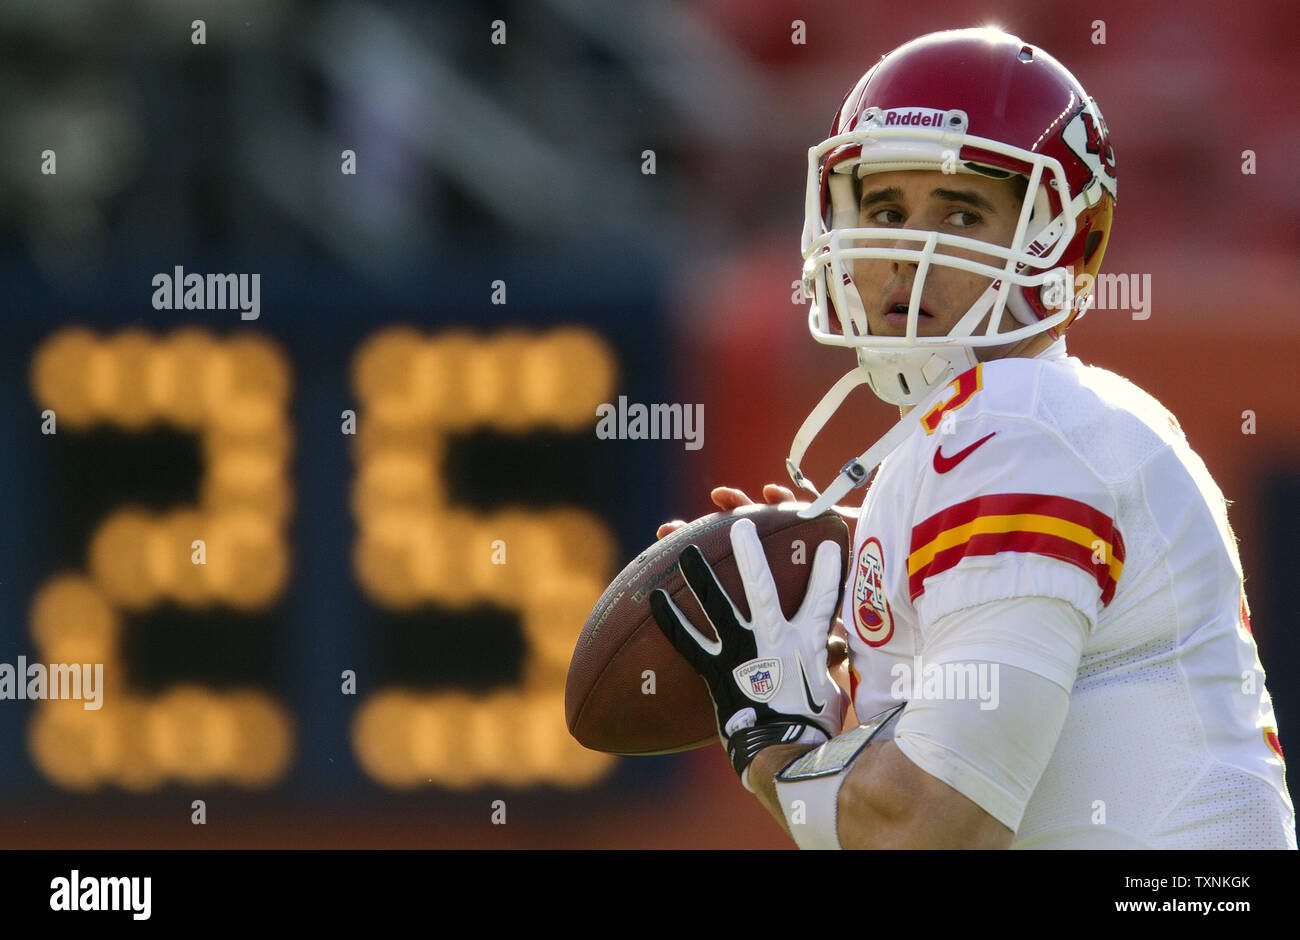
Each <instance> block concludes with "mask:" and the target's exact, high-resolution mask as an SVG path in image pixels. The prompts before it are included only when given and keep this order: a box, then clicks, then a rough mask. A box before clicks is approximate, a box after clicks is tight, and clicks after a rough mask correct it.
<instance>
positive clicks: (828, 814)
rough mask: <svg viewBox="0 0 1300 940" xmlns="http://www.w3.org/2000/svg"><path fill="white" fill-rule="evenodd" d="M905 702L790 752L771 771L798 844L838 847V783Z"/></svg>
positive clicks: (805, 847) (841, 784) (810, 847)
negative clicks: (783, 762)
mask: <svg viewBox="0 0 1300 940" xmlns="http://www.w3.org/2000/svg"><path fill="white" fill-rule="evenodd" d="M906 705H907V703H906V702H903V703H901V704H899V705H895V706H894V707H893V708H890V709H888V710H887V711H883V712H881V713H880V714H879V715H876V716H875V717H873V718H871V719H870V720H869V721H867V722H865V723H864V724H861V725H859V726H858V727H856V728H854V729H853V730H852V731H846V732H845V733H844V734H841V735H840V736H839V737H837V738H832V739H831V740H829V741H827V742H826V743H825V744H823V745H822V746H821V747H819V748H815V749H813V750H811V751H809V752H808V753H807V754H803V755H801V756H799V757H796V758H795V759H794V760H792V761H790V763H788V764H786V765H785V766H784V767H782V768H781V770H780V772H779V773H777V775H776V796H777V800H778V801H779V802H780V804H781V812H782V813H784V814H785V821H786V823H787V825H789V827H790V835H791V836H793V837H794V841H795V844H796V845H798V846H799V848H801V849H838V848H840V847H841V846H840V835H839V824H838V823H839V795H840V787H842V786H843V785H844V781H845V780H846V779H847V778H848V771H849V770H851V769H852V768H853V765H854V763H856V762H857V759H858V758H859V757H861V756H862V752H863V751H864V750H865V749H866V747H867V745H868V744H870V743H871V742H872V740H873V739H874V738H875V737H876V735H878V734H879V733H880V732H881V731H882V730H883V729H884V728H885V726H886V725H888V724H890V723H891V722H892V721H893V720H894V719H895V718H896V717H897V716H898V715H899V714H900V713H901V712H902V710H903V708H904V707H905V706H906Z"/></svg>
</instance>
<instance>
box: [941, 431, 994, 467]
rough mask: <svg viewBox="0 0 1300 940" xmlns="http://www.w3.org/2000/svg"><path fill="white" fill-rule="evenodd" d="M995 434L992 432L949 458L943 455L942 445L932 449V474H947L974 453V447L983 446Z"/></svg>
mask: <svg viewBox="0 0 1300 940" xmlns="http://www.w3.org/2000/svg"><path fill="white" fill-rule="evenodd" d="M997 433H998V432H997V431H993V432H991V433H989V434H987V435H985V436H984V437H981V438H980V439H979V440H978V441H976V442H975V443H974V444H971V445H970V446H969V447H963V448H962V449H961V450H959V451H957V453H955V454H953V455H952V456H951V457H945V456H944V455H943V445H942V444H940V445H939V446H938V447H936V448H935V449H934V472H935V473H947V472H948V471H949V470H951V469H952V468H953V467H955V466H957V464H959V463H961V462H962V461H963V460H965V459H966V458H967V457H969V456H970V455H971V454H972V453H974V451H975V448H976V447H979V446H980V445H981V444H983V443H984V442H985V441H987V440H988V439H989V438H990V437H992V436H993V435H994V434H997Z"/></svg>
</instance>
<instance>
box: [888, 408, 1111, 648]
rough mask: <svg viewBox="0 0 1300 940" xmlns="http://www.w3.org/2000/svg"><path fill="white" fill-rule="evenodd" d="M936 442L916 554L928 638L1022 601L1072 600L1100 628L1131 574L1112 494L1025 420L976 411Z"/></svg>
mask: <svg viewBox="0 0 1300 940" xmlns="http://www.w3.org/2000/svg"><path fill="white" fill-rule="evenodd" d="M934 437H935V442H934V444H933V457H932V459H931V460H930V461H928V465H927V466H925V467H924V468H923V471H922V480H921V481H920V486H919V490H918V500H917V503H916V508H915V511H914V513H913V517H912V527H911V533H910V544H909V552H908V559H907V576H908V590H909V593H910V596H911V600H912V603H913V605H914V606H915V607H916V611H917V616H918V619H919V621H920V624H921V630H922V633H924V632H925V629H926V625H927V624H933V623H935V622H936V621H938V620H939V619H941V618H943V617H945V616H947V615H948V614H951V613H953V612H955V611H958V610H963V609H965V608H969V607H974V606H976V605H979V604H985V603H989V602H991V601H998V600H1006V599H1010V598H1017V597H1048V598H1055V599H1057V600H1061V601H1065V602H1066V603H1068V604H1070V605H1071V606H1072V607H1074V608H1075V609H1076V610H1078V611H1079V612H1080V613H1082V614H1083V615H1084V617H1085V618H1087V620H1088V622H1089V624H1090V625H1091V626H1095V625H1096V622H1097V619H1098V617H1099V616H1100V614H1101V612H1102V610H1103V609H1104V608H1105V606H1106V605H1107V604H1109V603H1110V601H1111V598H1112V597H1113V596H1114V594H1115V590H1116V587H1117V585H1118V583H1119V579H1120V578H1121V577H1122V575H1123V567H1124V541H1123V537H1122V535H1121V533H1120V530H1119V527H1118V525H1117V523H1116V515H1117V504H1116V499H1115V497H1114V495H1113V492H1112V491H1111V489H1110V488H1109V487H1107V486H1106V485H1104V484H1103V483H1102V482H1101V481H1100V479H1099V478H1098V477H1097V475H1096V474H1094V473H1093V472H1092V471H1091V469H1090V468H1089V467H1088V466H1087V464H1086V463H1085V462H1084V461H1083V460H1082V459H1081V458H1080V456H1079V455H1078V454H1076V453H1075V452H1074V451H1073V450H1072V449H1071V448H1070V447H1069V446H1068V445H1067V444H1066V443H1065V442H1064V441H1063V440H1061V439H1060V438H1059V437H1058V436H1057V435H1055V434H1054V433H1053V432H1052V430H1051V429H1050V428H1048V427H1046V426H1044V425H1042V424H1040V423H1038V422H1036V421H1033V420H1031V419H1028V418H1025V417H1020V416H1006V415H998V414H993V413H980V414H975V415H971V416H970V417H969V419H967V420H963V421H960V422H958V423H956V424H955V426H954V427H953V428H952V429H950V431H949V432H948V433H943V429H938V430H937V431H936V433H935V435H934ZM972 445H975V446H973V447H972Z"/></svg>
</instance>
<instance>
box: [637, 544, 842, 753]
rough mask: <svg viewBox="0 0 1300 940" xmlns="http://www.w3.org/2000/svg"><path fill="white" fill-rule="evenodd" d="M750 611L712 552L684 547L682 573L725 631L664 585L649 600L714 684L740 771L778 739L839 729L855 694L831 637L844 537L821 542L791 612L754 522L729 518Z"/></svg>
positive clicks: (726, 739) (815, 739) (828, 734)
mask: <svg viewBox="0 0 1300 940" xmlns="http://www.w3.org/2000/svg"><path fill="white" fill-rule="evenodd" d="M731 545H732V550H733V551H734V553H735V557H736V566H737V568H738V569H739V571H740V578H741V583H742V584H743V585H744V590H745V597H746V599H747V600H748V602H749V611H750V616H749V619H748V620H746V619H745V618H744V617H742V616H741V613H740V611H739V610H737V609H736V605H735V604H734V603H733V602H732V600H731V598H729V597H728V596H727V594H726V592H725V591H724V590H723V589H722V586H721V585H720V584H718V580H717V578H716V577H715V576H714V574H713V570H712V569H711V568H710V567H709V565H708V562H706V561H705V560H704V555H703V554H702V553H701V552H700V550H699V549H698V548H697V547H695V546H694V545H689V546H687V547H686V549H685V550H684V551H683V552H682V554H681V558H680V563H681V566H682V576H683V578H684V579H685V580H686V583H687V585H688V586H689V587H690V589H691V591H692V592H693V593H694V594H695V597H696V599H697V600H698V601H699V602H700V608H701V609H702V610H703V611H704V613H705V615H706V616H707V617H708V618H709V622H710V623H711V624H712V625H713V628H714V631H715V632H716V633H717V635H718V639H717V640H716V641H714V640H710V639H709V638H708V637H706V636H705V635H704V634H702V633H701V632H700V631H699V630H697V629H695V627H694V626H692V625H691V623H690V622H689V621H688V620H687V619H686V617H685V615H683V614H682V612H681V610H679V609H678V607H677V605H676V604H674V603H673V602H672V599H671V598H669V596H668V594H667V593H666V592H665V591H663V590H662V589H660V590H657V591H655V592H654V593H653V594H651V596H650V610H651V612H652V613H653V614H654V618H655V622H656V623H658V624H659V628H660V629H661V630H662V631H663V632H664V635H665V636H666V637H667V638H668V640H669V642H671V643H672V644H673V646H674V647H676V649H677V650H678V652H680V653H681V654H682V655H683V656H684V657H685V658H686V660H687V662H689V663H690V664H691V665H692V666H693V667H694V668H695V671H696V672H698V673H699V674H700V675H701V676H703V677H704V680H705V682H707V683H708V686H709V694H710V695H711V696H712V697H713V705H714V709H715V710H716V712H717V718H718V730H719V732H720V733H721V736H722V741H723V744H724V745H725V746H726V748H727V753H728V755H730V757H731V762H732V765H733V766H734V767H735V768H736V772H737V773H739V774H741V776H742V779H743V776H744V771H745V768H746V767H748V765H749V763H750V761H752V760H753V759H754V756H755V755H757V754H758V752H759V751H760V750H762V749H763V748H765V747H768V746H770V745H773V744H793V743H812V744H817V743H821V742H824V741H827V740H829V739H830V738H833V737H835V736H836V735H837V734H839V732H840V725H841V722H842V721H843V718H844V710H845V707H846V706H847V704H848V696H847V695H845V694H844V691H843V690H842V689H841V688H840V687H839V685H838V684H836V682H835V681H834V680H833V679H832V678H831V676H830V673H829V672H828V671H827V668H826V660H827V647H826V641H827V639H828V636H829V634H830V631H831V628H832V625H833V624H834V621H835V612H836V601H837V600H838V598H839V595H840V587H841V581H840V546H839V545H838V544H837V543H836V542H832V541H826V542H822V543H821V545H819V546H818V547H817V552H816V554H815V556H814V557H813V565H812V574H811V575H810V577H809V579H808V589H807V591H806V593H805V594H804V599H803V603H802V604H801V605H800V606H799V610H798V612H797V613H796V614H795V615H794V619H792V620H789V621H787V620H786V619H785V616H784V615H783V614H782V613H781V602H780V600H779V598H778V595H777V591H776V584H775V583H774V582H773V580H772V572H771V570H770V569H769V568H768V566H767V559H766V557H764V554H763V544H762V542H761V541H759V538H758V532H757V530H756V529H755V528H754V523H753V522H752V521H750V520H749V519H740V520H738V521H736V522H735V523H733V524H732V526H731Z"/></svg>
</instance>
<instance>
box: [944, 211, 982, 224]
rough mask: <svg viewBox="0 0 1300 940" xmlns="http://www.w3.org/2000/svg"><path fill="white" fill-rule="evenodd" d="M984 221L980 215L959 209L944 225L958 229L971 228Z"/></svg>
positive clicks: (945, 220)
mask: <svg viewBox="0 0 1300 940" xmlns="http://www.w3.org/2000/svg"><path fill="white" fill-rule="evenodd" d="M982 221H984V220H983V219H981V218H980V216H979V214H978V213H976V212H971V211H970V210H969V209H958V210H957V211H956V212H954V213H952V214H951V215H950V216H948V218H946V219H944V224H946V225H952V226H955V227H956V228H971V227H973V226H975V225H978V224H979V223H980V222H982Z"/></svg>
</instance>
